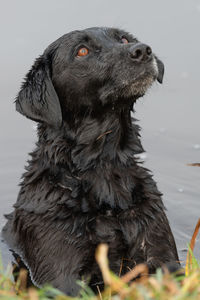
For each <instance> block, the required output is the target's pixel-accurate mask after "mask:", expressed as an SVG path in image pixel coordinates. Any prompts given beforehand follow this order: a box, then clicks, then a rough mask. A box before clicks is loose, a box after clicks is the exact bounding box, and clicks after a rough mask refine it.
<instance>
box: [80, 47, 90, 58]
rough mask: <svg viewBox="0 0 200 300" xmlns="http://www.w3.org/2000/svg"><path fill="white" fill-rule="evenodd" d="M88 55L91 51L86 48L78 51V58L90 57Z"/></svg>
mask: <svg viewBox="0 0 200 300" xmlns="http://www.w3.org/2000/svg"><path fill="white" fill-rule="evenodd" d="M88 53H89V50H88V49H87V48H86V47H83V48H80V49H79V50H78V53H77V56H78V57H79V56H86V55H88Z"/></svg>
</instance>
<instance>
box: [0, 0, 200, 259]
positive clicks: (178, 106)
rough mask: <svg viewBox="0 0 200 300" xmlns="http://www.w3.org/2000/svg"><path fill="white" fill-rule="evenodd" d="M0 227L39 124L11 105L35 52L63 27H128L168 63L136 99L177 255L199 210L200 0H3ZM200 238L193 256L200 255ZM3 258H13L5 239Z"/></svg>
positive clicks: (147, 161) (183, 250)
mask: <svg viewBox="0 0 200 300" xmlns="http://www.w3.org/2000/svg"><path fill="white" fill-rule="evenodd" d="M0 24H1V26H0V34H1V49H0V51H1V55H0V65H1V73H0V79H1V80H0V96H1V101H0V127H1V131H0V141H1V147H0V157H1V160H0V191H1V198H0V201H1V202H0V204H1V205H0V227H2V226H3V224H4V223H5V219H4V218H3V214H5V213H8V212H10V211H11V208H12V205H13V204H14V202H15V201H16V198H17V194H18V191H19V187H18V183H19V181H20V176H21V174H22V173H23V169H24V165H25V162H26V160H27V159H28V154H27V153H28V152H30V151H31V150H32V149H33V147H34V141H35V140H36V136H35V131H34V129H33V125H34V123H33V122H31V121H29V120H27V119H25V118H23V117H22V116H20V115H19V114H18V113H16V112H15V111H14V105H13V101H14V97H15V95H16V93H17V91H18V89H19V87H20V83H21V81H22V78H23V76H24V75H25V73H26V72H27V71H28V69H29V68H30V66H31V64H32V63H33V60H34V59H35V57H37V56H38V55H39V54H41V53H42V52H43V50H44V49H45V47H46V46H47V45H48V44H49V43H50V42H52V41H53V40H55V39H56V38H57V37H59V36H61V35H62V34H64V33H66V32H68V31H71V30H73V29H79V28H86V27H91V26H114V27H120V28H124V29H127V30H128V31H130V32H132V33H133V34H135V35H136V36H137V37H138V38H139V39H140V40H141V41H142V42H145V43H148V44H149V45H151V47H152V49H153V51H154V52H155V53H157V54H158V56H159V57H160V58H161V59H162V60H163V61H164V63H165V67H166V73H165V80H164V84H163V85H162V86H161V85H159V84H156V85H155V86H154V87H153V88H152V89H151V91H150V92H149V93H148V94H147V95H146V96H145V97H144V98H143V99H140V100H139V102H138V103H137V105H136V111H137V113H136V117H137V118H138V119H140V123H139V124H140V125H141V127H142V141H143V145H144V148H145V149H146V154H145V155H143V159H144V160H145V165H146V166H147V167H149V168H150V169H151V170H152V171H153V173H154V178H155V180H156V181H157V183H158V186H159V189H160V190H161V191H162V192H163V201H164V203H165V206H166V208H167V215H168V218H169V220H170V224H171V227H172V231H173V233H174V235H175V239H176V242H177V247H178V251H179V256H180V259H181V260H182V261H185V258H186V248H187V244H188V242H189V240H190V238H191V235H192V233H193V230H194V227H195V224H196V222H197V220H198V218H199V217H200V168H198V167H191V166H188V165H187V164H188V163H192V162H200V118H199V114H200V97H199V96H200V95H199V85H200V59H199V53H200V38H199V30H200V1H199V0H191V1H187V0H176V1H172V0H171V1H160V0H154V1H145V0H142V1H140V2H139V1H133V0H127V1H126V2H118V1H116V0H110V1H106V0H101V1H98V0H93V1H90V0H88V1H82V2H80V3H78V4H77V2H73V1H66V0H60V1H59V2H55V1H53V0H44V1H42V2H41V1H39V0H35V1H34V2H29V1H27V0H21V1H20V2H13V1H12V0H7V1H4V2H2V5H1V12H0ZM199 246H200V238H199V237H198V240H197V245H196V250H195V253H196V256H197V257H198V258H200V254H199V253H200V252H199ZM2 253H3V257H4V261H5V264H6V263H7V262H8V261H9V257H8V252H7V249H6V247H5V245H2Z"/></svg>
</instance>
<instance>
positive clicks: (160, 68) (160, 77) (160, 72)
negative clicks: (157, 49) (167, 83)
mask: <svg viewBox="0 0 200 300" xmlns="http://www.w3.org/2000/svg"><path fill="white" fill-rule="evenodd" d="M155 59H156V62H157V66H158V77H157V80H158V82H159V83H162V82H163V77H164V72H165V67H164V64H163V62H162V61H161V60H160V59H158V58H157V57H156V56H155Z"/></svg>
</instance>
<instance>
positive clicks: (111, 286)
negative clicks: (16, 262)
mask: <svg viewBox="0 0 200 300" xmlns="http://www.w3.org/2000/svg"><path fill="white" fill-rule="evenodd" d="M199 228H200V219H199V221H198V223H197V225H196V228H195V231H194V234H193V236H192V239H191V242H190V245H189V246H188V249H189V250H188V253H187V260H186V266H185V270H184V273H185V275H178V274H169V273H168V272H167V270H166V271H165V273H163V272H162V271H161V270H160V269H158V270H157V272H156V274H155V275H151V276H149V275H148V270H147V267H146V266H145V265H138V266H136V267H135V268H134V269H133V270H131V271H130V272H129V273H127V274H126V275H124V276H122V277H118V276H116V275H114V274H113V273H112V272H111V271H110V270H109V264H108V260H107V252H108V247H107V245H105V244H102V245H100V246H99V247H98V249H97V252H96V260H97V262H98V264H99V267H100V269H101V272H102V275H103V279H104V282H105V290H104V291H103V292H102V293H100V292H99V295H97V296H96V295H94V294H93V292H92V291H91V290H90V289H89V288H88V287H87V286H85V285H84V284H83V283H80V285H81V286H82V289H81V294H80V297H79V298H70V297H68V296H65V295H63V294H62V293H61V292H60V291H58V290H56V289H54V288H52V287H50V286H46V287H44V288H42V289H36V288H29V289H26V275H27V274H26V271H25V270H21V271H20V273H19V278H18V280H17V282H16V283H14V282H13V279H12V270H11V269H8V270H6V271H3V267H2V265H1V266H0V299H3V300H4V299H9V300H19V299H24V300H25V299H27V300H29V299H30V300H48V299H55V300H70V299H74V300H75V299H76V300H79V299H83V300H109V299H112V300H121V299H123V300H129V299H130V300H131V299H137V300H153V299H155V300H157V299H159V300H194V299H199V300H200V262H199V261H197V259H196V258H195V257H194V255H193V249H194V246H195V241H196V237H197V234H198V232H199ZM182 274H183V273H182ZM138 275H140V278H139V279H137V280H135V281H132V279H134V278H136V277H138Z"/></svg>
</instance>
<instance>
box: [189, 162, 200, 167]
mask: <svg viewBox="0 0 200 300" xmlns="http://www.w3.org/2000/svg"><path fill="white" fill-rule="evenodd" d="M187 165H188V166H192V167H200V163H193V164H187Z"/></svg>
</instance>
